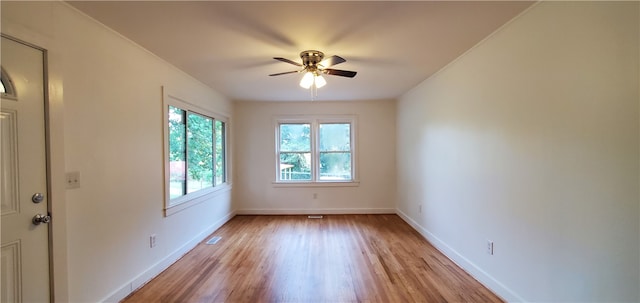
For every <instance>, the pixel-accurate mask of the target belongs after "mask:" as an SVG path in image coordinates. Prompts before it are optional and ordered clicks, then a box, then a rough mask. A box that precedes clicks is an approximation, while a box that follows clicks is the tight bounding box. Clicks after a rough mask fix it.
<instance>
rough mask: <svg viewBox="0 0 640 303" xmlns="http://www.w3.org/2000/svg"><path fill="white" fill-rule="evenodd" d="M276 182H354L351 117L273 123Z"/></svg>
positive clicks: (291, 119)
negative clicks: (274, 128)
mask: <svg viewBox="0 0 640 303" xmlns="http://www.w3.org/2000/svg"><path fill="white" fill-rule="evenodd" d="M276 125H277V127H276V138H277V140H276V141H277V146H276V154H277V159H276V160H277V161H276V163H277V164H276V175H277V177H276V182H279V183H331V182H341V183H347V182H355V170H354V166H355V165H354V162H355V161H354V137H355V136H354V130H355V127H354V126H355V118H354V117H350V116H349V117H343V116H340V117H311V118H300V119H296V118H283V119H278V120H277V122H276Z"/></svg>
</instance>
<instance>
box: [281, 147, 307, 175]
mask: <svg viewBox="0 0 640 303" xmlns="http://www.w3.org/2000/svg"><path fill="white" fill-rule="evenodd" d="M280 180H311V153H280Z"/></svg>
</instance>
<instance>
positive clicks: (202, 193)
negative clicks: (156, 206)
mask: <svg viewBox="0 0 640 303" xmlns="http://www.w3.org/2000/svg"><path fill="white" fill-rule="evenodd" d="M162 96H163V98H162V124H163V157H162V162H163V167H164V213H165V216H170V215H172V214H175V213H177V212H179V211H182V210H184V209H186V208H189V207H191V206H194V205H197V204H200V203H202V202H205V201H208V200H209V199H211V198H213V197H215V196H217V195H219V194H221V193H223V192H227V191H230V190H231V183H230V180H231V179H230V177H231V176H230V174H229V171H230V169H229V168H230V164H229V160H230V159H229V118H228V117H227V115H224V114H219V113H216V112H213V111H211V110H208V109H205V108H202V107H200V106H197V105H195V104H193V103H191V102H188V101H185V100H184V99H182V98H179V97H176V95H175V94H174V93H173V92H171V91H170V90H168V89H167V88H166V87H163V88H162ZM169 106H174V107H178V108H180V109H183V110H187V111H190V112H193V113H196V114H200V115H203V116H208V117H210V118H213V119H214V120H218V121H222V122H224V123H225V127H224V137H225V144H224V146H225V149H224V159H225V167H224V175H225V182H223V183H222V184H220V185H216V186H213V187H210V188H206V189H201V190H198V191H195V192H192V193H188V194H186V195H184V196H180V197H177V198H174V199H171V198H170V191H169V124H168V123H167V117H168V116H169ZM214 144H215V143H214Z"/></svg>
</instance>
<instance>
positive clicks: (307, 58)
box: [300, 50, 324, 67]
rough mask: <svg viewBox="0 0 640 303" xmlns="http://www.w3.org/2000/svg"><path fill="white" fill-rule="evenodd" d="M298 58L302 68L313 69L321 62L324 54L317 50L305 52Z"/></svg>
mask: <svg viewBox="0 0 640 303" xmlns="http://www.w3.org/2000/svg"><path fill="white" fill-rule="evenodd" d="M300 58H302V64H303V65H304V66H308V67H315V66H317V65H318V63H320V61H322V59H323V58H324V54H323V53H322V52H321V51H317V50H307V51H304V52H301V53H300Z"/></svg>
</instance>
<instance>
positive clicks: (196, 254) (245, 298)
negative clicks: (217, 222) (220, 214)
mask: <svg viewBox="0 0 640 303" xmlns="http://www.w3.org/2000/svg"><path fill="white" fill-rule="evenodd" d="M212 236H221V237H222V239H221V240H220V241H219V242H218V243H217V244H214V245H206V244H204V241H203V243H200V244H199V245H198V246H197V247H196V248H194V249H193V250H192V251H191V252H189V253H188V254H187V255H185V256H184V257H183V258H182V259H180V260H179V261H178V262H176V263H175V264H174V265H172V266H171V267H169V268H168V269H167V270H165V271H164V272H163V273H162V274H160V275H159V276H158V277H156V278H155V279H153V280H152V281H151V282H149V283H148V284H147V285H145V286H144V287H142V288H141V289H139V290H138V291H137V292H135V293H133V294H132V295H130V296H129V297H128V298H126V299H125V300H124V301H123V302H127V303H130V302H301V303H304V302H385V303H386V302H502V301H501V300H500V299H499V298H498V297H497V296H496V295H494V294H493V293H491V292H490V291H489V290H488V289H486V288H485V287H483V286H482V285H481V284H480V283H479V282H477V281H476V280H474V279H473V278H472V277H471V276H469V275H468V274H467V273H466V272H464V271H463V270H461V269H460V268H459V267H457V266H456V265H455V264H454V263H453V262H451V261H450V260H449V259H447V258H446V257H445V256H443V255H442V254H441V253H440V252H438V251H437V250H436V249H435V248H433V246H431V245H430V244H429V243H428V242H427V241H426V240H424V238H422V236H420V234H418V233H417V232H416V231H415V230H413V229H412V228H411V227H410V226H409V225H408V224H407V223H405V222H404V221H403V220H402V219H401V218H400V217H398V216H396V215H328V216H324V218H323V219H308V218H307V217H306V216H236V217H235V218H233V219H231V220H230V221H229V222H227V224H225V225H224V226H222V227H221V228H220V229H218V230H217V231H216V232H215V233H214V234H213V235H212ZM209 238H210V237H209ZM209 238H207V239H209ZM205 241H206V240H205Z"/></svg>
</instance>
